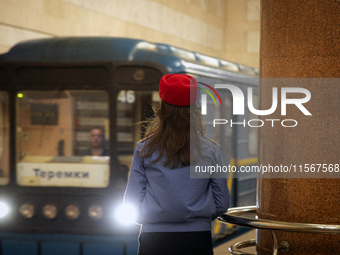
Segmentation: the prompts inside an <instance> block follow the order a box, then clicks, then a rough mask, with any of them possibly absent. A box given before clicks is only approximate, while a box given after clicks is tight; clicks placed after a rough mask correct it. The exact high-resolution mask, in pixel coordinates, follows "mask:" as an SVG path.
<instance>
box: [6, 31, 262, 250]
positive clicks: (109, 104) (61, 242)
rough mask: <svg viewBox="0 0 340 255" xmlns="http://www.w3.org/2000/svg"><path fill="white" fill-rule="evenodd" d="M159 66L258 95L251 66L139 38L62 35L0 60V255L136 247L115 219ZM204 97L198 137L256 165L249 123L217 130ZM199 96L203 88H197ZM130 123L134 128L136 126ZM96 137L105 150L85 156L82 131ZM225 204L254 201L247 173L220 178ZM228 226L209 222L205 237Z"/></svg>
mask: <svg viewBox="0 0 340 255" xmlns="http://www.w3.org/2000/svg"><path fill="white" fill-rule="evenodd" d="M168 73H184V74H189V75H191V76H194V77H195V78H196V79H197V81H198V82H200V83H204V84H209V85H211V86H212V87H213V86H214V85H215V84H232V85H235V86H237V87H238V88H240V89H241V90H242V91H243V92H244V94H246V91H247V88H248V87H252V88H253V92H254V93H253V102H254V104H256V102H258V86H259V85H258V84H259V83H258V78H259V74H258V70H257V69H255V68H251V67H247V66H244V65H240V64H237V63H233V62H229V61H226V60H223V59H219V58H214V57H210V56H207V55H204V54H200V53H197V52H193V51H189V50H186V49H182V48H179V47H175V46H171V45H167V44H161V43H152V42H147V41H144V40H136V39H127V38H108V37H74V38H72V37H70V38H53V39H42V40H32V41H25V42H22V43H19V44H17V45H15V46H14V47H13V48H11V49H10V50H9V52H8V53H5V54H2V55H0V159H1V161H0V240H1V242H0V254H3V255H9V254H34V255H36V254H43V255H45V254H49V255H53V254H62V253H65V254H69V255H72V254H136V252H137V245H138V244H137V234H138V226H136V225H134V224H132V225H128V224H124V223H127V222H125V220H123V222H122V223H123V224H120V223H119V222H118V221H117V219H116V218H115V215H116V209H117V208H118V207H119V205H120V204H121V203H122V197H123V193H124V189H125V186H126V183H127V178H128V171H129V167H130V164H131V160H132V157H133V151H134V148H135V146H136V144H137V142H138V141H139V140H140V139H141V138H143V132H144V128H143V125H141V124H138V123H141V122H143V121H144V120H147V119H148V118H150V117H152V116H153V111H152V108H151V104H152V102H155V101H159V100H160V99H159V96H158V85H159V81H160V78H161V77H162V76H163V75H164V74H168ZM217 92H218V94H219V96H220V98H221V103H222V105H215V104H214V101H213V98H212V97H207V114H206V115H205V116H204V122H205V124H206V135H207V136H208V137H209V138H211V139H213V140H215V141H216V142H217V143H219V144H220V146H221V152H222V155H223V157H224V160H225V163H226V164H230V165H232V166H236V167H240V166H241V165H252V164H256V160H257V156H256V155H257V129H256V128H251V127H249V126H243V125H234V126H230V125H220V126H219V127H218V128H214V127H213V125H212V122H213V119H214V118H217V119H221V118H227V119H232V120H233V121H234V122H237V121H240V118H241V117H242V118H244V119H246V120H247V119H251V118H254V116H252V113H250V112H245V115H244V116H235V115H234V116H233V115H232V108H233V99H232V94H231V93H230V91H227V90H221V89H217ZM199 93H200V95H199V103H200V102H201V101H200V100H201V98H203V97H202V95H203V94H204V93H206V91H204V90H199ZM136 123H137V124H136ZM93 128H100V129H102V130H103V131H104V133H105V146H106V149H107V151H108V153H109V154H108V155H106V156H92V155H87V154H86V153H87V151H88V146H89V133H90V131H91V130H92V129H93ZM228 182H229V188H230V190H231V194H232V203H231V206H242V205H252V204H255V202H256V201H255V192H256V174H255V173H254V174H252V173H249V174H246V175H243V176H241V177H239V178H233V176H232V174H230V176H229V180H228ZM234 229H235V228H234V227H232V226H230V225H225V224H221V223H220V222H219V221H214V222H213V231H212V238H213V240H217V239H219V238H221V237H223V236H225V235H227V234H230V233H232V232H233V231H234Z"/></svg>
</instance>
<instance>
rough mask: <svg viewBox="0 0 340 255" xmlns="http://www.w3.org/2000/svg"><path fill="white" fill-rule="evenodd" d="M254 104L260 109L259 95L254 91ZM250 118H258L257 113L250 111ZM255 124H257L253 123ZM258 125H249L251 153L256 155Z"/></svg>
mask: <svg viewBox="0 0 340 255" xmlns="http://www.w3.org/2000/svg"><path fill="white" fill-rule="evenodd" d="M253 105H254V107H255V109H259V95H258V94H255V93H253ZM249 119H258V117H257V115H255V114H254V113H252V112H250V111H249ZM253 125H255V124H253ZM257 133H258V128H257V127H249V128H248V134H249V154H250V155H256V153H257Z"/></svg>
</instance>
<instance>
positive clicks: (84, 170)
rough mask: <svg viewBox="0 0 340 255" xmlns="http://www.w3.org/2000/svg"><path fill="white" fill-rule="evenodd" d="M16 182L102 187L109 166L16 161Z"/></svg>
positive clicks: (107, 174)
mask: <svg viewBox="0 0 340 255" xmlns="http://www.w3.org/2000/svg"><path fill="white" fill-rule="evenodd" d="M17 183H18V184H19V185H22V186H43V187H46V186H56V187H83V188H85V187H86V188H103V187H107V186H108V184H109V166H108V165H107V164H82V163H27V162H24V163H18V172H17Z"/></svg>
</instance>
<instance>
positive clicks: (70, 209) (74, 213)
mask: <svg viewBox="0 0 340 255" xmlns="http://www.w3.org/2000/svg"><path fill="white" fill-rule="evenodd" d="M65 214H66V217H67V218H69V219H70V220H75V219H77V218H78V217H79V214H80V210H79V207H78V206H76V205H69V206H67V207H66V209H65Z"/></svg>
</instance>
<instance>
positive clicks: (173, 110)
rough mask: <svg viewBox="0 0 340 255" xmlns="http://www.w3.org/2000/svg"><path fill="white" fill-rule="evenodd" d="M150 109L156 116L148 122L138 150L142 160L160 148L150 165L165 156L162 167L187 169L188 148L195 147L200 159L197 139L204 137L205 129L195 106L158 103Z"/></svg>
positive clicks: (188, 160) (188, 163)
mask: <svg viewBox="0 0 340 255" xmlns="http://www.w3.org/2000/svg"><path fill="white" fill-rule="evenodd" d="M153 110H154V112H155V117H154V118H153V119H151V120H150V121H149V122H147V125H146V133H145V137H146V138H147V141H146V145H145V146H144V148H143V149H142V151H141V157H143V158H146V157H149V156H151V155H152V154H153V153H154V152H155V151H156V150H158V149H159V156H158V157H157V159H155V160H154V161H151V163H156V162H157V161H159V160H160V159H161V158H162V156H163V154H164V153H166V157H167V160H166V161H165V163H164V166H169V165H170V164H171V166H170V168H171V169H173V168H177V167H179V166H189V165H190V147H191V149H193V148H198V153H199V155H200V156H201V143H200V137H199V136H200V135H204V126H203V122H202V116H201V112H200V109H199V108H198V107H197V106H196V104H194V105H192V106H175V105H170V104H168V103H166V102H164V101H161V102H157V103H155V104H154V105H153ZM190 117H191V121H190ZM192 160H194V159H193V158H192Z"/></svg>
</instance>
